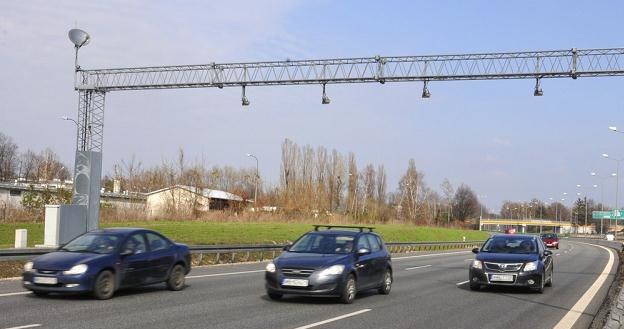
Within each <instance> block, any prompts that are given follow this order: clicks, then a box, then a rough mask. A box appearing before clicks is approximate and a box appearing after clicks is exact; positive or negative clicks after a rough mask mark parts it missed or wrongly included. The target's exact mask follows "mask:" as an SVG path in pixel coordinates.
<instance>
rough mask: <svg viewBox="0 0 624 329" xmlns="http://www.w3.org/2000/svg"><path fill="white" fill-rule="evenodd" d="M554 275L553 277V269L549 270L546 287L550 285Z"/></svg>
mask: <svg viewBox="0 0 624 329" xmlns="http://www.w3.org/2000/svg"><path fill="white" fill-rule="evenodd" d="M554 277H555V270H550V278H549V279H548V282H547V283H546V287H552V285H553V278H554Z"/></svg>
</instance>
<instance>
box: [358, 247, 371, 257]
mask: <svg viewBox="0 0 624 329" xmlns="http://www.w3.org/2000/svg"><path fill="white" fill-rule="evenodd" d="M370 253H371V251H370V249H368V248H360V249H358V251H357V253H356V254H357V255H358V256H364V255H368V254H370Z"/></svg>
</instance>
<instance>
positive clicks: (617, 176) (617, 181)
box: [602, 127, 624, 240]
mask: <svg viewBox="0 0 624 329" xmlns="http://www.w3.org/2000/svg"><path fill="white" fill-rule="evenodd" d="M610 128H615V127H610ZM610 128H609V129H610ZM611 130H613V131H615V132H620V131H618V130H617V129H611ZM602 157H603V158H605V159H607V160H612V161H615V163H616V170H615V211H616V212H619V208H618V198H619V191H620V163H621V162H622V160H624V159H614V158H610V157H609V155H608V154H606V153H603V154H602ZM617 217H618V216H615V239H616V240H617V232H618V231H617V222H618V220H617Z"/></svg>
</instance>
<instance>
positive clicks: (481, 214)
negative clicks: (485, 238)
mask: <svg viewBox="0 0 624 329" xmlns="http://www.w3.org/2000/svg"><path fill="white" fill-rule="evenodd" d="M477 198H479V199H480V198H484V199H487V195H477ZM479 206H481V210H480V212H479V225H478V226H479V231H481V221H482V220H483V202H481V201H479Z"/></svg>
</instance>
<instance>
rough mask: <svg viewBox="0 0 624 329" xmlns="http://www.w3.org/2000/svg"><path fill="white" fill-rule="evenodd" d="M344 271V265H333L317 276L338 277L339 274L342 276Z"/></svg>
mask: <svg viewBox="0 0 624 329" xmlns="http://www.w3.org/2000/svg"><path fill="white" fill-rule="evenodd" d="M344 269H345V267H344V265H334V266H330V267H328V268H326V269H324V270H322V271H321V273H319V275H320V276H327V275H339V274H342V272H343V271H344Z"/></svg>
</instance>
